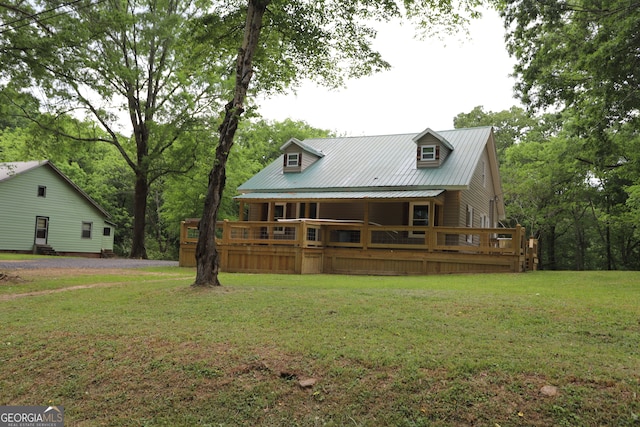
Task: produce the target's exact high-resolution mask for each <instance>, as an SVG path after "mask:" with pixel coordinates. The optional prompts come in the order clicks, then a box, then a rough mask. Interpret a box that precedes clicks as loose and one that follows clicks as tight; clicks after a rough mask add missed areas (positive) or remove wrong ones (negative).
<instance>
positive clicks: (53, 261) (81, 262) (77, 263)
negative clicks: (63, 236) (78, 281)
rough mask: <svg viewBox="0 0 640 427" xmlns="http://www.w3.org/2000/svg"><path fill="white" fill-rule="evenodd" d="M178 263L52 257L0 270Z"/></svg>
mask: <svg viewBox="0 0 640 427" xmlns="http://www.w3.org/2000/svg"><path fill="white" fill-rule="evenodd" d="M177 266H178V261H153V260H147V259H123V258H72V257H68V258H67V257H50V258H37V259H33V260H16V261H0V270H34V269H50V268H65V269H85V268H86V269H102V268H107V269H117V268H143V267H177Z"/></svg>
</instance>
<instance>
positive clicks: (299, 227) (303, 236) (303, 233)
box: [295, 221, 308, 248]
mask: <svg viewBox="0 0 640 427" xmlns="http://www.w3.org/2000/svg"><path fill="white" fill-rule="evenodd" d="M295 226H296V228H295V229H296V232H298V233H300V235H298V246H300V247H301V248H306V247H307V245H306V244H305V242H306V240H307V227H308V225H307V221H300V222H298V223H297V224H295Z"/></svg>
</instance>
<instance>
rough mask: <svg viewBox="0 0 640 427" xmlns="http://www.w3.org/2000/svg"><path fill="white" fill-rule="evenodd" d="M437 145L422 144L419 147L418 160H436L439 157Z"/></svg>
mask: <svg viewBox="0 0 640 427" xmlns="http://www.w3.org/2000/svg"><path fill="white" fill-rule="evenodd" d="M439 148H440V147H439V146H437V145H423V146H422V147H420V160H421V161H423V162H424V161H430V160H438V158H439V157H440V156H439V154H440V150H439Z"/></svg>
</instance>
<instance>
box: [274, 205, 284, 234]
mask: <svg viewBox="0 0 640 427" xmlns="http://www.w3.org/2000/svg"><path fill="white" fill-rule="evenodd" d="M278 206H282V216H278V217H276V212H275V211H276V210H277V208H278ZM273 209H274V212H273V220H274V221H277V220H278V219H279V218H286V217H287V204H286V203H274V205H273ZM273 234H284V227H273Z"/></svg>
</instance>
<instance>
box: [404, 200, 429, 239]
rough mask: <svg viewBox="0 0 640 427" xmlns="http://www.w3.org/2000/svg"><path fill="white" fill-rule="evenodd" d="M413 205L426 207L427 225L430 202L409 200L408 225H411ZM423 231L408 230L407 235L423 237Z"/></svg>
mask: <svg viewBox="0 0 640 427" xmlns="http://www.w3.org/2000/svg"><path fill="white" fill-rule="evenodd" d="M414 206H426V207H427V226H429V220H430V218H429V217H430V215H431V204H430V203H429V202H409V226H411V227H413V226H414V224H413V220H414V217H413V208H414ZM424 233H425V232H424V231H410V232H409V237H424Z"/></svg>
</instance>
